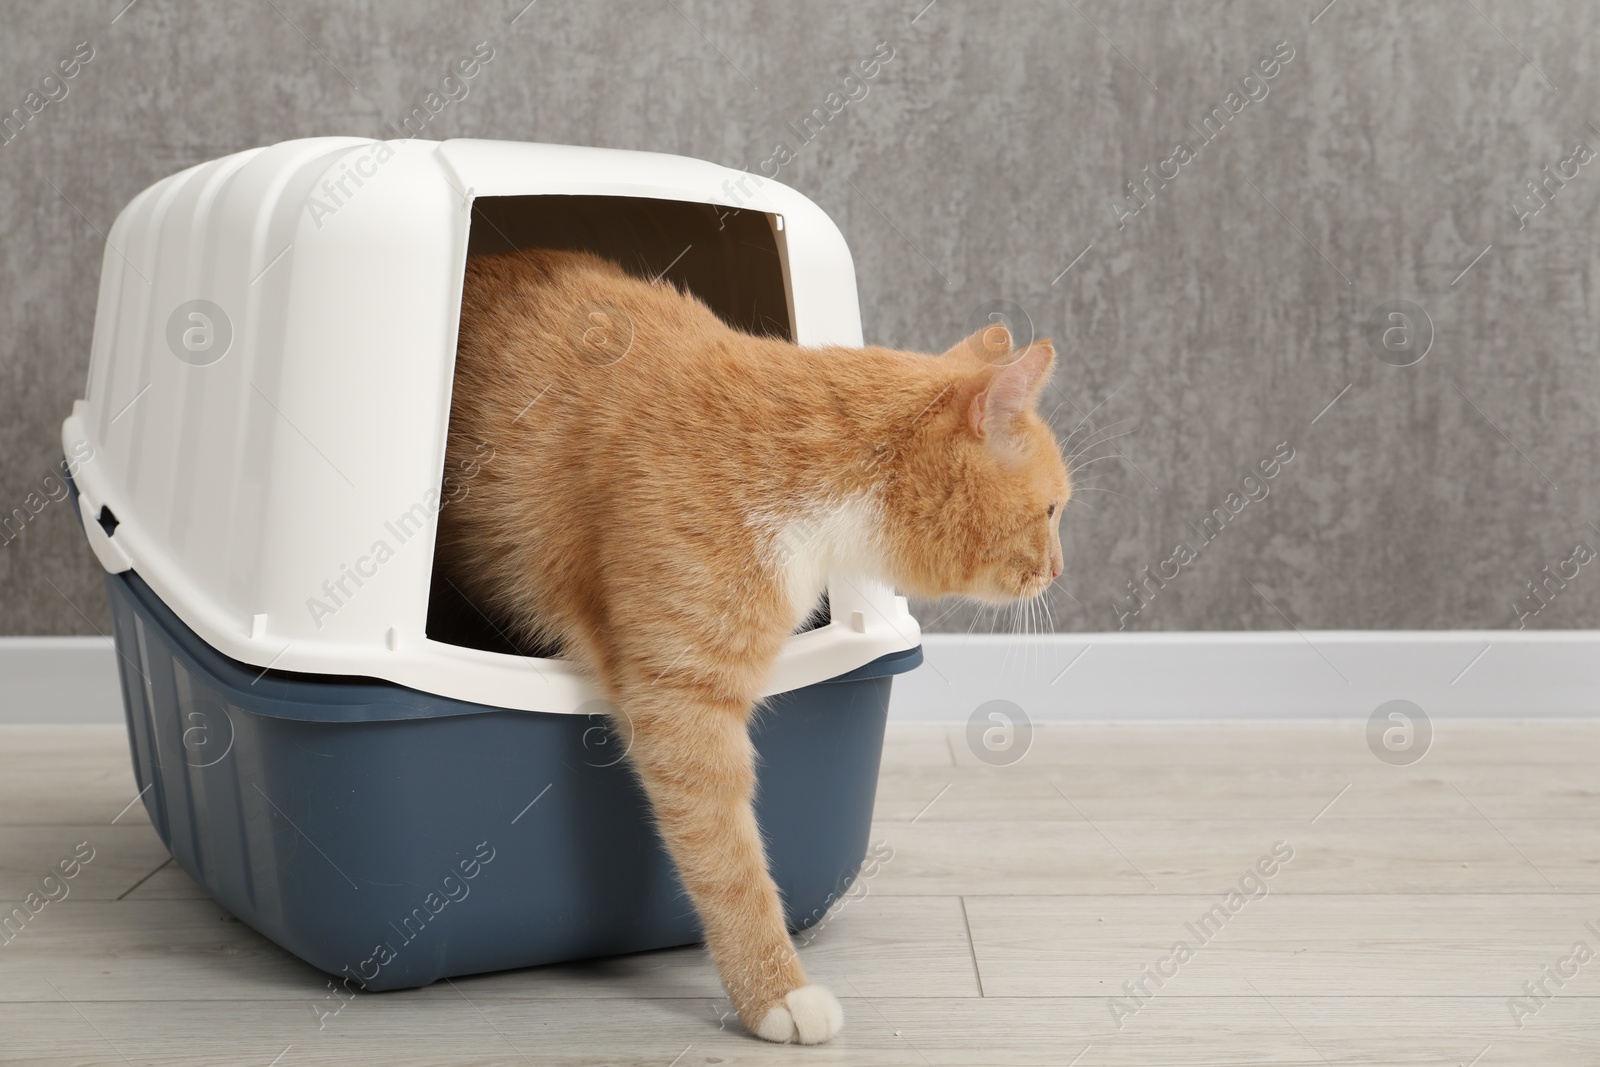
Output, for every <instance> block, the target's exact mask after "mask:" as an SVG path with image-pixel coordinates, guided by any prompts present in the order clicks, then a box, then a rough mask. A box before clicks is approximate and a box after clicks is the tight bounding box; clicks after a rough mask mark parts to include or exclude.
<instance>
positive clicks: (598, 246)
mask: <svg viewBox="0 0 1600 1067" xmlns="http://www.w3.org/2000/svg"><path fill="white" fill-rule="evenodd" d="M780 225H781V222H780V220H779V219H778V218H777V217H775V216H773V215H769V214H767V213H765V212H761V211H752V210H741V209H738V208H729V207H723V206H720V205H715V204H704V203H693V202H689V201H683V200H657V199H652V198H649V197H633V196H486V197H479V198H478V199H477V200H475V201H474V202H473V205H472V225H471V229H470V231H469V232H468V235H467V256H468V257H469V258H470V257H472V256H481V255H492V254H495V253H499V252H510V251H515V250H517V249H519V248H559V249H565V250H573V251H585V252H593V253H595V254H596V255H600V256H604V257H606V258H607V259H610V260H613V261H615V262H616V263H618V264H619V265H621V267H622V268H623V269H624V270H626V271H628V272H630V273H632V274H635V275H637V276H639V277H641V278H656V277H658V276H659V277H662V278H665V279H666V280H667V281H670V282H672V283H674V284H677V285H680V286H682V287H683V288H685V289H687V290H688V291H689V292H691V293H693V294H694V295H695V296H697V297H699V298H700V299H701V300H703V301H704V302H705V303H706V305H707V306H708V307H710V308H711V310H712V311H714V312H716V314H717V315H718V316H719V317H720V318H721V319H722V320H723V321H724V322H726V323H728V325H730V326H732V327H734V328H735V329H738V330H743V331H744V332H746V333H751V334H757V335H761V336H768V337H782V338H785V339H787V340H793V338H794V323H793V315H792V312H791V308H790V301H789V289H788V282H787V279H786V277H785V270H784V254H783V250H782V245H781V242H782V241H783V234H782V231H781V230H780V229H779V226H780ZM446 506H448V505H446ZM827 621H828V619H827V615H826V601H824V603H823V604H822V605H820V606H819V611H818V613H814V614H813V615H812V617H811V618H810V619H808V620H807V622H806V625H805V626H803V627H802V629H812V628H814V627H815V626H819V625H826V623H827ZM427 636H428V638H429V639H430V640H433V641H439V642H443V643H445V644H451V645H460V646H464V647H467V648H475V649H481V650H483V651H485V652H499V653H503V654H509V655H524V656H540V657H545V658H549V657H553V656H559V655H560V650H559V649H557V648H553V647H533V646H528V645H526V644H524V643H521V642H519V641H518V640H517V639H516V638H515V637H514V636H513V634H512V630H511V628H510V627H509V626H508V625H506V621H505V620H504V619H498V618H494V617H493V616H492V613H491V612H490V609H489V608H487V607H486V606H484V605H478V604H473V603H470V602H469V601H468V600H467V598H466V597H465V596H464V595H463V594H462V593H461V591H460V590H458V589H457V588H456V587H455V585H454V584H453V583H451V582H449V581H448V580H446V579H445V578H444V576H443V574H442V573H441V571H440V568H439V566H438V559H437V557H436V558H435V561H434V570H433V582H432V588H431V590H430V593H429V598H428V621H427Z"/></svg>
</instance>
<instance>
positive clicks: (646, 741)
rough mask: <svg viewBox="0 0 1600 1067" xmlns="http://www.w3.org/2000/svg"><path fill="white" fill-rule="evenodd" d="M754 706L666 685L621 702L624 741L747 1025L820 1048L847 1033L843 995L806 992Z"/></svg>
mask: <svg viewBox="0 0 1600 1067" xmlns="http://www.w3.org/2000/svg"><path fill="white" fill-rule="evenodd" d="M750 706H751V704H750V701H749V700H748V699H745V698H742V697H737V696H732V695H718V694H716V693H715V692H713V691H712V690H711V689H710V688H709V687H707V686H706V684H705V683H704V681H703V680H688V679H685V680H682V681H675V680H674V679H672V678H661V679H659V680H657V681H656V682H654V683H653V684H651V685H649V686H648V687H645V688H642V689H640V690H639V691H637V692H634V693H632V694H628V693H624V694H622V707H623V709H624V711H623V714H622V716H621V718H622V720H623V721H621V722H619V723H618V729H619V732H621V733H622V734H623V736H624V739H625V741H626V743H627V745H628V755H629V758H630V759H631V760H632V763H633V766H634V769H635V771H636V772H637V773H638V775H639V778H640V781H641V782H642V783H643V785H644V788H645V792H646V794H647V795H648V796H649V798H650V803H651V806H652V808H653V809H654V812H655V817H656V823H657V826H658V827H659V828H660V831H661V836H662V839H663V840H664V841H665V842H666V845H667V850H668V851H669V852H670V853H671V855H672V858H673V860H674V862H675V863H676V864H677V866H678V873H679V876H680V877H681V878H682V879H683V883H684V887H685V888H686V889H688V891H689V896H690V898H691V899H692V900H693V901H694V905H695V910H696V911H697V912H698V914H699V916H700V924H701V926H702V927H703V928H704V930H705V935H706V946H707V948H709V949H710V952H711V958H712V961H713V962H714V963H715V964H716V967H717V972H718V974H719V975H720V976H721V978H722V983H723V985H724V987H726V989H727V991H728V997H729V999H731V1000H732V1001H733V1006H734V1008H735V1010H736V1011H738V1013H739V1019H740V1020H741V1021H742V1022H743V1023H744V1025H745V1027H746V1028H747V1029H749V1030H750V1031H751V1032H752V1033H754V1034H756V1035H757V1036H759V1037H762V1038H765V1039H766V1040H768V1041H778V1042H799V1043H800V1044H806V1045H811V1044H816V1043H818V1042H822V1041H826V1040H828V1039H829V1038H831V1037H833V1035H834V1034H836V1033H838V1032H839V1029H840V1027H841V1026H843V1025H844V1012H843V1010H842V1009H841V1008H840V1007H839V1002H838V1000H836V999H835V998H834V996H833V994H832V993H830V992H828V990H826V989H824V988H823V987H821V986H814V985H809V984H807V982H806V974H805V969H804V968H803V967H801V965H800V958H799V956H798V955H797V954H796V953H795V950H794V943H793V942H792V941H791V940H790V938H789V931H788V928H787V926H786V924H785V922H784V916H783V905H782V902H781V901H780V900H779V899H778V891H777V887H776V886H775V885H774V884H773V881H772V877H771V875H769V874H768V872H767V860H766V853H765V850H764V848H763V846H762V842H761V833H760V830H759V829H758V828H757V825H756V817H755V809H754V807H753V806H752V800H753V797H754V792H755V751H754V747H753V746H752V745H751V743H750V736H749V732H748V728H747V722H748V719H749V713H750Z"/></svg>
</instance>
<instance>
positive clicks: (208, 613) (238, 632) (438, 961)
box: [62, 138, 921, 990]
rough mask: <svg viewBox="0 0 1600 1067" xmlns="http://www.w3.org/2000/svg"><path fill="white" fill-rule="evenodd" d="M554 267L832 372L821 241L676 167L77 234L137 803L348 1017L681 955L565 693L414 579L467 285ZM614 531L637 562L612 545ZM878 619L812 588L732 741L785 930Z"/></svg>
mask: <svg viewBox="0 0 1600 1067" xmlns="http://www.w3.org/2000/svg"><path fill="white" fill-rule="evenodd" d="M522 247H557V248H574V249H586V250H589V251H594V252H598V253H600V254H602V255H606V256H609V257H610V258H613V259H615V260H617V261H618V262H620V263H622V264H623V266H624V267H626V268H627V269H630V270H632V271H635V272H636V273H639V274H641V275H642V276H646V277H655V276H664V277H667V278H669V279H671V280H672V281H674V282H676V283H677V284H680V285H682V286H684V287H686V288H687V289H689V290H690V291H692V292H694V293H695V294H696V295H698V296H699V297H700V298H701V299H703V300H705V302H706V303H707V304H709V305H710V306H711V307H712V309H713V310H714V311H716V312H717V313H718V314H719V315H721V316H722V317H723V318H724V319H725V320H726V321H728V322H729V323H730V324H732V325H734V326H736V327H738V328H741V329H744V330H747V331H749V332H753V333H764V334H773V335H778V336H783V337H786V338H789V339H792V340H794V341H795V342H797V343H799V344H803V345H822V344H843V345H859V344H860V343H861V325H860V309H859V305H858V303H857V296H856V290H855V275H854V269H853V266H852V264H851V260H850V254H849V251H848V249H847V248H846V246H845V243H844V240H843V237H842V236H841V235H840V233H839V231H838V228H837V227H836V226H835V225H834V224H833V223H832V222H831V220H829V219H828V217H827V216H826V215H825V214H824V213H823V212H822V211H821V210H820V209H819V208H818V207H817V206H816V205H814V204H812V203H811V202H810V201H809V200H807V199H806V198H805V197H803V196H801V195H800V194H798V193H796V192H795V191H793V190H791V189H788V188H786V187H784V186H782V185H780V184H778V183H776V182H773V181H769V180H763V179H758V178H756V177H755V176H753V175H750V174H748V173H746V172H743V171H736V170H729V169H727V168H724V167H719V166H716V165H713V164H710V163H705V162H701V161H698V160H692V159H685V158H682V157H677V156H668V155H658V154H652V153H641V152H624V151H615V150H607V149H594V148H578V147H570V146H559V145H537V144H520V143H511V142H495V141H481V140H455V141H445V142H427V141H418V140H411V141H390V142H374V141H366V140H361V139H358V138H314V139H308V140H299V141H289V142H285V143H283V144H278V145H273V146H271V147H268V148H261V149H255V150H252V151H248V152H241V153H238V154H236V155H232V156H228V157H225V158H223V159H219V160H215V161H213V162H210V163H205V164H202V165H199V166H196V167H193V168H190V169H189V170H186V171H183V172H181V173H179V174H176V175H173V176H172V177H169V178H167V179H164V180H163V181H160V182H158V183H156V184H155V185H153V186H151V187H150V188H149V189H147V190H145V191H144V192H143V193H141V194H140V195H139V196H138V197H136V198H135V199H134V200H133V202H132V203H130V204H129V205H128V206H127V207H126V208H125V209H124V210H123V211H122V213H121V214H120V215H119V216H118V217H117V220H116V222H115V224H114V225H113V226H112V229H111V232H110V234H109V238H108V240H107V246H106V252H105V256H104V261H103V266H102V274H101V284H100V295H99V303H98V306H97V310H96V315H95V329H94V341H93V350H92V355H91V360H90V370H89V382H88V389H87V393H88V395H87V398H86V399H84V400H80V401H78V402H76V403H75V404H74V406H73V411H72V414H71V416H70V417H69V418H67V420H66V422H65V423H64V425H63V428H62V446H63V450H64V454H65V455H67V456H71V457H74V461H73V470H74V471H75V473H74V477H73V493H74V500H75V502H76V506H77V507H78V511H79V515H80V518H81V520H82V526H83V530H84V533H85V535H86V536H87V538H88V540H89V544H90V546H91V547H92V549H93V551H94V553H95V556H96V558H97V559H98V560H99V562H100V564H101V565H102V567H103V568H104V570H105V581H106V587H107V590H108V593H109V598H110V603H111V611H112V619H113V623H114V628H115V634H114V636H115V643H116V648H117V653H118V664H119V669H120V672H121V679H122V690H123V702H124V708H125V711H126V714H127V720H128V734H129V741H130V744H131V746H132V752H133V765H134V771H135V774H136V777H137V782H138V786H139V788H140V790H141V793H140V797H141V798H142V801H143V803H144V806H145V810H146V811H147V812H148V813H149V815H150V819H151V822H152V823H153V825H154V827H155V829H156V832H157V833H158V834H159V835H160V837H161V839H162V841H163V842H164V843H165V844H166V846H167V848H168V849H169V850H170V851H171V853H172V855H173V857H174V859H175V860H176V861H177V863H178V864H179V865H180V866H181V867H182V868H183V869H184V870H185V871H186V872H188V874H189V875H190V876H191V877H193V878H194V879H195V881H196V882H198V883H199V884H201V885H202V886H204V887H205V888H206V889H207V890H208V891H209V892H210V893H211V894H212V895H213V896H214V897H215V898H216V899H217V901H218V902H219V903H221V904H222V905H223V906H224V907H225V908H227V909H228V910H229V911H231V912H232V913H233V914H234V915H236V916H237V917H238V918H240V919H241V920H243V921H244V922H246V923H248V924H249V925H251V926H252V927H254V928H255V929H256V930H258V931H260V932H261V933H262V934H264V935H266V936H267V937H269V938H271V939H272V940H273V941H276V942H277V943H278V944H280V945H282V946H283V947H284V948H286V949H287V950H289V951H290V952H292V953H294V954H295V955H297V956H299V957H300V958H301V959H303V960H305V961H307V962H309V963H311V964H313V965H315V966H317V967H319V968H321V969H323V970H324V971H327V972H329V973H330V974H334V975H338V976H342V977H344V978H345V979H346V980H347V981H348V982H349V983H351V984H352V985H358V986H360V987H362V988H365V989H369V990H384V989H397V988H407V987H415V986H422V985H426V984H428V983H430V982H433V981H435V980H437V979H439V978H443V977H448V976H454V975H462V974H472V973H479V972H484V971H494V970H502V969H507V968H515V967H528V966H534V965H538V964H545V963H553V962H558V961H564V960H575V959H584V958H591V957H599V956H607V955H614V954H619V953H628V952H637V951H642V950H647V949H655V948H663V947H667V946H673V945H685V944H693V943H696V942H698V941H699V940H700V939H701V932H700V929H699V925H698V922H697V920H696V918H695V915H694V911H693V908H692V906H691V904H690V902H689V899H688V897H687V894H686V893H685V892H684V890H683V887H682V885H681V883H680V882H679V880H678V877H677V874H676V871H675V870H674V868H673V865H672V862H671V860H670V858H669V857H668V855H667V853H666V851H665V849H664V848H663V846H662V844H661V842H660V839H659V837H658V836H657V834H656V831H655V829H654V826H653V824H652V821H651V819H650V815H649V807H648V804H647V802H646V800H645V797H644V795H643V793H642V791H641V790H640V788H639V787H638V785H637V783H636V782H635V780H634V778H633V775H632V772H631V771H630V770H629V767H628V764H627V760H626V756H625V752H624V751H623V747H622V744H621V742H620V741H619V740H618V739H617V738H616V736H615V735H614V734H613V732H612V731H611V730H610V728H609V726H608V719H607V716H606V715H605V710H606V705H605V704H604V702H603V701H602V700H601V697H600V693H599V692H598V690H597V689H596V688H595V686H594V685H593V684H592V682H591V681H590V680H589V679H588V678H587V677H585V676H584V675H583V674H582V673H581V672H579V671H577V670H575V669H574V668H573V666H572V665H571V664H570V663H568V662H567V661H565V660H563V659H562V658H561V657H560V655H559V650H551V649H529V648H524V647H518V646H516V645H513V644H512V643H511V642H510V641H509V640H508V639H507V638H506V637H505V636H504V632H505V630H504V627H503V626H501V625H499V624H497V622H496V620H494V619H493V618H491V617H489V616H487V615H486V614H484V613H483V612H482V611H481V610H479V609H478V607H477V606H476V605H471V604H468V603H466V602H465V601H464V600H462V598H461V597H460V596H459V594H457V593H455V592H454V590H453V589H451V588H449V587H448V583H439V582H436V581H435V574H434V538H435V532H436V527H437V516H438V514H439V511H440V509H441V508H443V507H448V506H449V502H450V500H451V499H452V498H453V497H454V496H455V494H458V493H459V492H463V491H465V492H470V481H471V478H472V476H473V474H474V473H475V471H474V470H472V469H470V468H469V469H463V470H458V471H446V470H445V466H444V460H445V441H446V434H447V431H448V420H449V414H450V394H451V389H452V385H453V378H454V364H455V345H456V330H457V320H458V316H459V309H460V301H461V288H462V277H463V271H464V267H465V263H466V259H467V257H468V256H469V255H474V254H480V253H489V252H498V251H504V250H507V249H515V248H522ZM647 535H648V531H642V532H641V536H647ZM920 661H921V647H920V631H919V629H918V626H917V623H916V620H915V619H914V618H913V617H912V616H911V614H910V613H909V611H908V609H907V605H906V601H905V599H904V598H903V597H899V596H897V595H896V594H895V593H894V591H893V590H892V589H890V588H888V587H886V586H882V585H878V584H875V583H861V582H853V583H837V584H834V585H830V587H829V590H828V595H827V597H826V598H825V599H824V601H823V603H822V604H820V605H819V607H818V611H817V612H816V613H815V614H814V615H813V617H812V619H811V620H809V621H808V623H807V624H806V626H805V627H803V628H802V629H801V631H799V632H797V633H795V634H794V635H792V636H791V637H790V639H789V640H788V642H787V644H786V645H785V647H784V649H783V651H782V653H781V655H780V657H779V659H778V662H777V664H776V666H775V668H774V670H773V672H772V675H771V679H770V684H769V686H768V692H767V695H766V698H765V699H764V700H763V702H762V705H761V708H760V710H759V711H758V713H757V715H756V717H755V718H754V720H753V722H752V726H751V733H752V738H753V741H754V743H755V747H756V749H757V752H758V755H759V761H760V763H759V769H758V800H757V817H758V819H759V822H760V825H761V828H762V833H763V836H764V838H765V839H766V842H767V849H768V855H769V859H770V864H771V869H772V874H773V878H774V880H775V881H776V882H777V884H778V887H779V890H780V892H781V893H782V896H783V900H784V906H785V910H786V913H787V915H788V919H789V923H790V926H791V928H793V929H796V930H798V929H803V928H805V927H807V926H809V925H811V924H812V923H815V922H816V921H817V920H818V919H820V918H821V917H822V915H823V914H825V913H826V911H827V909H828V907H829V906H830V905H831V904H832V903H833V902H834V901H835V900H837V899H838V898H839V897H840V896H842V895H843V893H844V891H845V890H846V889H847V888H848V886H849V885H850V883H851V881H852V879H853V877H854V875H855V874H856V872H857V871H858V869H859V867H860V864H861V862H862V860H863V858H864V856H865V853H866V848H867V837H868V833H869V829H870V825H871V819H872V806H873V796H874V793H875V791H876V784H877V774H878V762H879V757H880V754H881V749H882V741H883V729H884V722H885V718H886V715H887V708H888V700H889V691H890V686H891V681H892V676H893V675H895V674H897V673H901V672H903V671H906V670H910V669H911V668H913V667H915V666H916V665H917V664H918V663H919V662H920Z"/></svg>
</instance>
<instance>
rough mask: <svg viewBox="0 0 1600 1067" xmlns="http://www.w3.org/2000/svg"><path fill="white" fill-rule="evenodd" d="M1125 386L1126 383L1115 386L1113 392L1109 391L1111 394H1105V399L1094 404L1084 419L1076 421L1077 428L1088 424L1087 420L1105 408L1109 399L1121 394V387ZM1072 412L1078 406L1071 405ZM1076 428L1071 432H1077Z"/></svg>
mask: <svg viewBox="0 0 1600 1067" xmlns="http://www.w3.org/2000/svg"><path fill="white" fill-rule="evenodd" d="M1127 384H1128V383H1127V382H1123V383H1122V385H1119V386H1117V387H1116V388H1115V389H1113V390H1111V392H1109V393H1107V394H1106V395H1105V399H1103V400H1101V401H1100V403H1098V404H1096V405H1095V406H1094V407H1092V408H1090V409H1089V413H1088V414H1087V415H1085V416H1084V417H1083V418H1081V419H1079V420H1078V426H1082V425H1083V424H1084V423H1086V422H1088V421H1089V419H1090V417H1092V416H1093V415H1094V413H1095V412H1097V411H1099V410H1100V409H1101V408H1103V407H1105V406H1106V404H1107V402H1108V401H1110V399H1111V398H1112V397H1114V396H1116V395H1117V394H1118V393H1120V392H1122V386H1123V385H1127ZM1068 403H1071V401H1068ZM1072 410H1073V411H1077V410H1078V405H1076V404H1073V405H1072ZM1078 426H1074V427H1073V428H1072V429H1073V432H1077V429H1078Z"/></svg>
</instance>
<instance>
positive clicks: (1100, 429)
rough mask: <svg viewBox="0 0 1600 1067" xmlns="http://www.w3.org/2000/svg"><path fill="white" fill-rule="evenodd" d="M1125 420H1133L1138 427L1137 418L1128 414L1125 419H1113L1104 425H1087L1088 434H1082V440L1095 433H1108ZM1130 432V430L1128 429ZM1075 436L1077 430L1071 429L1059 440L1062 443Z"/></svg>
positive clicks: (1135, 427) (1072, 439) (1091, 436)
mask: <svg viewBox="0 0 1600 1067" xmlns="http://www.w3.org/2000/svg"><path fill="white" fill-rule="evenodd" d="M1126 422H1133V424H1134V429H1138V419H1136V418H1133V416H1128V418H1126V419H1117V421H1115V422H1107V424H1106V426H1091V427H1088V434H1085V435H1083V438H1082V440H1093V437H1094V435H1096V434H1110V432H1112V430H1115V429H1118V427H1122V426H1123V424H1126ZM1130 432H1131V430H1130ZM1077 437H1078V430H1072V432H1070V434H1067V435H1066V437H1062V438H1061V440H1062V442H1064V443H1072V442H1074V440H1075V438H1077Z"/></svg>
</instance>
